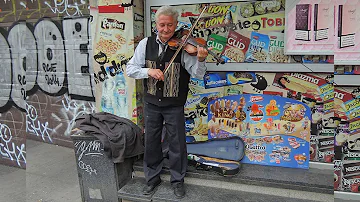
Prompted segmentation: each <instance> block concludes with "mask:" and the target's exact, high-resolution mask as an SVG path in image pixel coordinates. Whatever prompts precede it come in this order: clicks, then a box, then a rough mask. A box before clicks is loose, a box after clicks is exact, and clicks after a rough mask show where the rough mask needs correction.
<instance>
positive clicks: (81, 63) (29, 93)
mask: <svg viewBox="0 0 360 202" xmlns="http://www.w3.org/2000/svg"><path fill="white" fill-rule="evenodd" d="M1 1H2V2H3V3H1V5H0V9H2V11H1V13H2V16H1V18H0V22H13V21H14V19H19V21H17V22H15V23H13V24H12V25H11V26H9V27H8V24H0V46H1V47H2V48H1V49H0V60H1V63H0V89H1V91H0V127H1V131H0V135H1V137H0V140H1V142H0V146H1V147H0V152H1V155H0V161H1V162H5V163H6V164H9V165H15V164H17V165H18V166H20V167H21V165H22V167H25V166H26V160H25V136H26V135H27V137H29V138H31V139H36V140H39V141H44V142H48V143H54V144H61V145H67V146H69V144H68V143H69V142H71V140H70V138H69V136H70V135H71V134H72V131H71V130H72V128H73V126H74V124H75V119H76V118H77V117H78V116H80V115H82V114H84V113H92V112H95V103H94V101H95V97H94V88H93V84H92V78H93V71H92V69H91V68H90V66H91V64H90V62H91V60H90V53H91V50H90V42H89V39H90V36H89V35H90V30H89V19H90V16H89V15H88V13H89V10H88V5H87V3H88V2H87V1H84V0H76V1H68V0H61V1H57V0H54V1H52V0H51V1H39V0H30V1H14V0H12V1H5V5H4V1H3V0H1ZM15 8H16V9H15ZM83 14H85V15H86V16H84V17H76V18H66V19H62V20H61V21H53V20H51V19H50V18H41V17H42V16H44V15H46V16H49V17H52V16H66V15H67V16H82V15H83ZM5 15H6V16H5ZM34 17H35V19H38V20H37V23H29V22H31V21H32V22H34ZM39 18H40V19H39ZM24 19H26V20H28V19H31V21H24ZM4 25H5V26H6V27H1V26H4ZM8 114H14V115H13V117H10V116H8ZM9 124H10V125H9ZM13 125H14V126H13ZM8 126H11V127H8ZM11 134H12V135H11ZM24 163H25V164H24ZM85 168H87V167H86V166H85ZM90 171H91V170H90Z"/></svg>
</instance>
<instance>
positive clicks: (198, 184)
mask: <svg viewBox="0 0 360 202" xmlns="http://www.w3.org/2000/svg"><path fill="white" fill-rule="evenodd" d="M164 178H166V179H165V180H164ZM164 178H163V180H164V182H163V183H162V184H161V185H160V186H159V187H158V188H157V189H156V191H155V193H154V194H153V195H150V196H145V195H143V194H142V189H143V187H144V183H145V179H144V178H141V177H135V178H133V179H132V180H131V181H130V182H128V183H127V184H126V185H125V186H124V187H122V188H121V189H120V190H119V192H118V196H119V198H121V199H122V200H123V201H155V202H157V201H159V202H160V201H162V202H163V201H169V202H170V201H171V202H172V201H189V202H194V201H206V202H218V201H226V202H315V201H326V202H329V201H334V197H333V195H332V194H322V193H314V192H306V191H297V190H289V189H279V188H269V187H259V186H254V185H241V184H236V183H231V182H219V181H212V180H199V179H194V178H185V189H186V196H185V197H184V198H183V199H177V198H176V197H175V195H174V194H173V189H172V187H171V185H170V182H169V181H168V178H169V176H167V175H165V177H164Z"/></svg>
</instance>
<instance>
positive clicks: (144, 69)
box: [141, 68, 150, 78]
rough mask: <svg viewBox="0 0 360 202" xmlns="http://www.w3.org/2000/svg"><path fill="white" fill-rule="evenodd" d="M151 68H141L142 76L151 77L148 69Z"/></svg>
mask: <svg viewBox="0 0 360 202" xmlns="http://www.w3.org/2000/svg"><path fill="white" fill-rule="evenodd" d="M149 69H150V68H141V78H149V75H148V71H149Z"/></svg>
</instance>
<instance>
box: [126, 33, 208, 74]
mask: <svg viewBox="0 0 360 202" xmlns="http://www.w3.org/2000/svg"><path fill="white" fill-rule="evenodd" d="M147 40H148V37H146V38H144V39H142V40H141V41H140V42H139V44H138V46H137V47H136V49H135V53H134V56H133V57H132V58H131V59H130V61H129V62H128V63H127V65H126V74H127V76H129V77H132V78H135V79H144V78H148V77H149V75H148V71H149V68H143V67H145V52H146V44H147ZM156 42H157V43H158V44H159V55H160V54H161V53H162V51H163V47H165V44H164V43H162V42H161V41H160V39H159V36H156ZM181 52H182V53H181V64H182V66H183V67H185V69H186V70H187V71H188V72H189V74H190V77H192V78H198V79H203V78H204V75H205V72H206V66H205V61H203V62H199V61H198V59H197V57H196V56H190V55H189V54H188V53H187V52H186V51H184V50H183V51H181Z"/></svg>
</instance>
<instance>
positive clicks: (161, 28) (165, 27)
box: [156, 15, 177, 42]
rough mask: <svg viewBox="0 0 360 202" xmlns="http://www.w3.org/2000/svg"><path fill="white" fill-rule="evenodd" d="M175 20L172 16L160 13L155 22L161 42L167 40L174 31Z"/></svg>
mask: <svg viewBox="0 0 360 202" xmlns="http://www.w3.org/2000/svg"><path fill="white" fill-rule="evenodd" d="M176 26H177V21H176V19H174V18H173V17H172V16H167V15H160V16H159V18H158V20H157V22H156V29H157V30H158V35H159V37H160V40H161V41H162V42H166V41H168V40H169V39H170V38H171V37H172V36H173V35H174V32H175V29H176Z"/></svg>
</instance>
